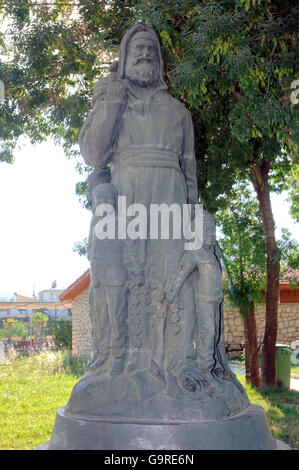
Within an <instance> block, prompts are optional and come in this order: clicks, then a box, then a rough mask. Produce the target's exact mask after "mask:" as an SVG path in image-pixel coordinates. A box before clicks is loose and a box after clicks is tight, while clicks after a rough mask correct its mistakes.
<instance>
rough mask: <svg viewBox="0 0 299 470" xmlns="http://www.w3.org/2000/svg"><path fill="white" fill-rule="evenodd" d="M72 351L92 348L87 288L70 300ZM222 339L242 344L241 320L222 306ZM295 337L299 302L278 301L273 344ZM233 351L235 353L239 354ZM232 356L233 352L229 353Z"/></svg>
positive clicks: (259, 314)
mask: <svg viewBox="0 0 299 470" xmlns="http://www.w3.org/2000/svg"><path fill="white" fill-rule="evenodd" d="M255 315H256V323H257V336H258V344H259V345H261V344H262V341H263V336H264V328H265V305H259V306H257V307H256V312H255ZM72 319H73V333H72V334H73V354H74V355H76V356H82V355H86V354H90V353H91V351H92V341H91V322H90V318H89V303H88V289H85V290H84V291H83V292H81V294H79V295H78V296H77V297H75V298H74V299H73V306H72ZM224 332H225V342H226V344H227V347H228V350H229V349H238V347H239V345H240V344H242V345H244V328H243V320H242V318H241V316H240V314H239V312H238V310H237V309H230V308H229V307H228V306H224ZM298 339H299V303H281V304H279V307H278V335H277V343H282V344H287V345H290V343H291V342H292V341H294V340H298ZM239 353H240V351H239V352H238V351H236V352H235V354H239ZM230 355H233V354H230Z"/></svg>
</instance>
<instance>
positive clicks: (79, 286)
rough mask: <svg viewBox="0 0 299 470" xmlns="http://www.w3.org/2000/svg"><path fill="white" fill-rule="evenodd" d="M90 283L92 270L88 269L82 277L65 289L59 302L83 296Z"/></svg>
mask: <svg viewBox="0 0 299 470" xmlns="http://www.w3.org/2000/svg"><path fill="white" fill-rule="evenodd" d="M89 283H90V270H89V269H87V271H85V273H83V274H82V276H80V277H78V279H76V280H75V281H74V282H73V283H72V284H71V285H70V286H68V287H67V289H65V291H63V292H62V294H60V296H59V300H61V301H65V300H73V299H74V297H77V295H79V294H81V292H83V291H84V290H85V289H87V288H88V287H89Z"/></svg>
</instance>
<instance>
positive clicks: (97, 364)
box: [86, 354, 106, 373]
mask: <svg viewBox="0 0 299 470" xmlns="http://www.w3.org/2000/svg"><path fill="white" fill-rule="evenodd" d="M105 361H106V358H103V357H102V356H101V355H99V354H97V355H96V356H95V357H94V358H93V359H92V361H90V362H89V363H88V364H87V365H86V373H89V372H94V371H95V370H98V369H99V368H101V367H102V366H103V364H104V363H105Z"/></svg>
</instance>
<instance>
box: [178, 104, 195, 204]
mask: <svg viewBox="0 0 299 470" xmlns="http://www.w3.org/2000/svg"><path fill="white" fill-rule="evenodd" d="M182 125H183V135H184V137H183V145H182V154H181V157H180V165H181V169H182V172H183V174H184V176H185V179H186V185H187V201H188V204H198V189H197V174H196V159H195V152H194V131H193V123H192V119H191V115H190V113H189V111H188V110H187V109H186V108H184V116H183V120H182Z"/></svg>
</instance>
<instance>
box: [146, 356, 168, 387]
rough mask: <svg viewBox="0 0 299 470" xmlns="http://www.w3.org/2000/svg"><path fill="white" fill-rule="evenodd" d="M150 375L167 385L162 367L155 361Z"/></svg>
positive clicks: (152, 363)
mask: <svg viewBox="0 0 299 470" xmlns="http://www.w3.org/2000/svg"><path fill="white" fill-rule="evenodd" d="M150 373H151V374H152V375H153V376H154V377H155V378H156V379H157V380H159V381H160V382H162V383H164V384H165V376H164V372H163V370H162V369H161V367H159V366H158V364H157V363H156V362H155V361H153V360H152V361H151V367H150Z"/></svg>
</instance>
